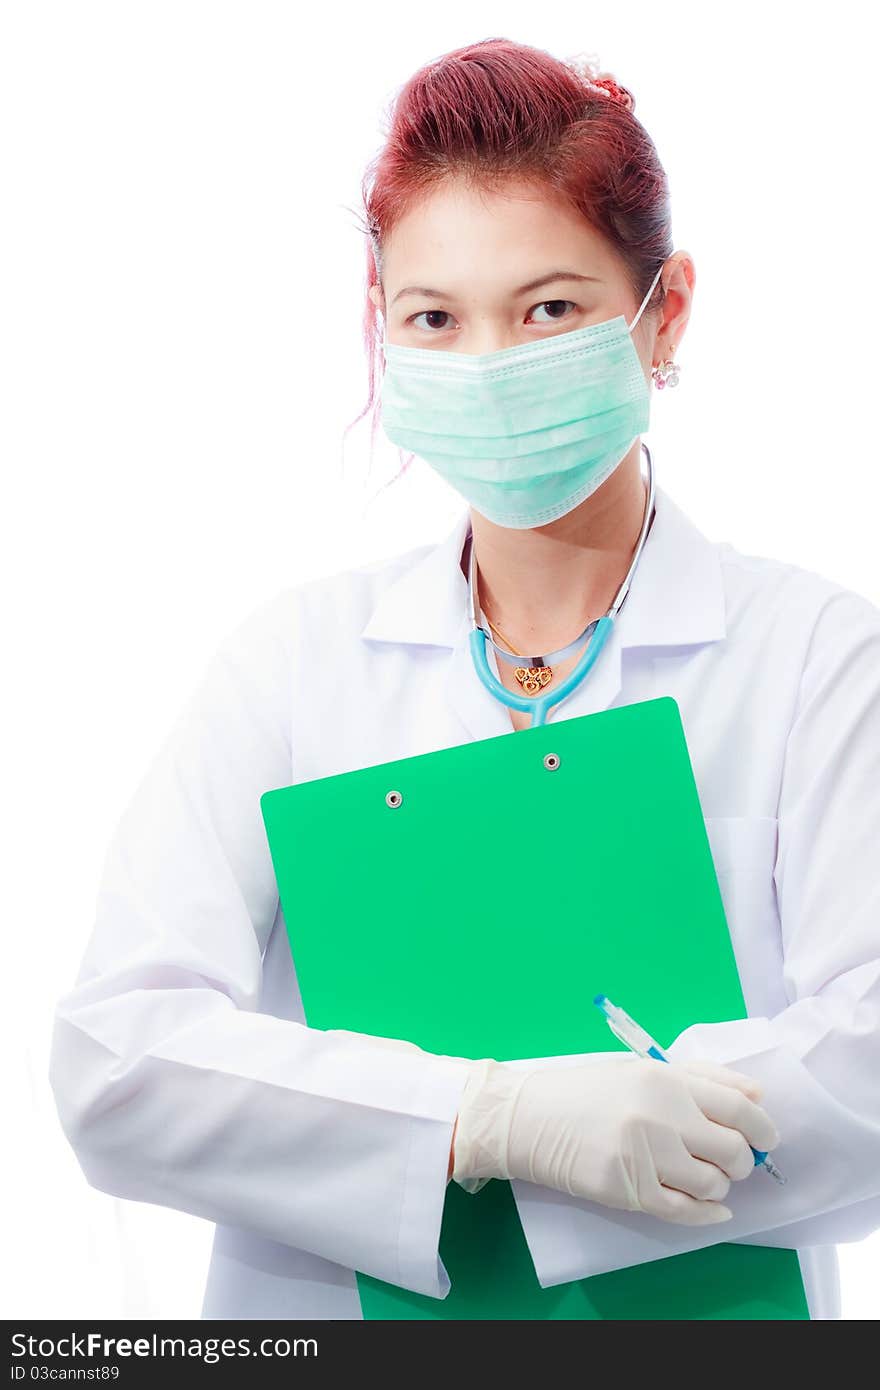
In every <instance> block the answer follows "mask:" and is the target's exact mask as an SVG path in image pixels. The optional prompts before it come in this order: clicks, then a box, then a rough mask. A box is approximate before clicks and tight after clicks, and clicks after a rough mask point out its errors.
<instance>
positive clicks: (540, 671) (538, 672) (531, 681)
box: [486, 618, 553, 695]
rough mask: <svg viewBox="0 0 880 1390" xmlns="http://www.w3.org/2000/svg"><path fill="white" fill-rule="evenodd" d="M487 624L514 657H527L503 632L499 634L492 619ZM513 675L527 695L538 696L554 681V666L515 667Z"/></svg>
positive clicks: (487, 620)
mask: <svg viewBox="0 0 880 1390" xmlns="http://www.w3.org/2000/svg"><path fill="white" fill-rule="evenodd" d="M486 622H487V623H488V624H489V626H490V627H491V629H492V631H493V632H495V633H497V635H498V636H499V637H500V638H501V640H502V642H503V643H504V644H505V646H507V647H509V648H510V650H511V651H512V652H513V655H514V656H524V655H525V653H524V652H518V651H517V650H516V647H515V646H514V645H513V643H512V642H510V641H508V639H507V638H506V637H505V636H504V633H503V632H499V630H498V628H497V627H496V626H495V624H494V623H493V622H492V620H491V618H487V619H486ZM513 674H514V675H515V676H516V678H517V680H518V681H519V683H520V685H521V686H522V688H523V690H524V691H525V692H526V694H527V695H537V693H538V691H539V690H543V689H544V686H545V685H549V684H550V682H551V681H552V679H553V668H552V666H515V667H514V668H513Z"/></svg>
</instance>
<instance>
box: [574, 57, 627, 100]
mask: <svg viewBox="0 0 880 1390" xmlns="http://www.w3.org/2000/svg"><path fill="white" fill-rule="evenodd" d="M563 61H564V63H565V66H566V67H567V68H570V69H571V71H572V72H575V73H577V75H578V77H579V78H580V79H581V81H582V82H583V83H584V86H586V87H588V88H589V90H590V91H591V92H595V93H596V95H597V96H602V97H605V98H606V99H607V100H609V101H616V102H619V103H620V105H621V106H623V107H625V108H626V110H627V111H632V110H633V108H634V107H635V101H634V99H633V95H632V92H630V91H628V90H627V88H626V87H621V85H620V83H619V82H616V81H615V80H614V78H613V77H612V76H611V75H610V73H602V72H600V71H599V62H598V59H597V58H596V56H595V55H594V54H584V53H579V54H576V55H575V56H574V57H572V58H566V59H564V60H563Z"/></svg>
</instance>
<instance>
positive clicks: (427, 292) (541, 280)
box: [391, 270, 600, 304]
mask: <svg viewBox="0 0 880 1390" xmlns="http://www.w3.org/2000/svg"><path fill="white" fill-rule="evenodd" d="M556 280H594V281H596V284H599V283H600V282H599V280H598V279H597V277H596V276H595V275H578V273H577V271H575V270H551V271H549V273H548V274H547V275H539V276H538V279H537V280H530V281H529V283H528V284H527V285H520V287H519V289H518V290H514V292H513V293H514V295H521V294H527V293H528V292H529V290H539V289H540V288H541V287H542V285H552V284H553V283H554V282H555V281H556ZM405 294H421V295H424V296H425V297H426V298H428V299H454V298H455V296H454V295H451V294H449V293H448V292H447V291H446V290H431V289H426V288H425V286H424V285H407V286H406V288H405V289H402V290H398V291H397V294H396V295H395V296H394V298H393V299H392V301H391V303H392V304H396V303H397V301H398V299H402V298H403V296H404V295H405Z"/></svg>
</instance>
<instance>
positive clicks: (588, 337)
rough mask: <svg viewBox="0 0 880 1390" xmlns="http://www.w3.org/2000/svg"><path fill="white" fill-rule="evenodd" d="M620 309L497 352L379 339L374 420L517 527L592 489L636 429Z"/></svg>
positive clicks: (641, 387) (641, 402)
mask: <svg viewBox="0 0 880 1390" xmlns="http://www.w3.org/2000/svg"><path fill="white" fill-rule="evenodd" d="M662 269H663V266H661V267H660V270H658V271H657V274H656V275H655V277H654V280H653V282H652V284H651V288H650V289H649V290H648V293H647V294H646V295H645V297H644V299H643V300H642V303H641V306H640V308H639V311H638V313H637V314H636V316H635V318H634V319H633V321H632V323H631V324H630V325H629V326H627V323H626V319H625V318H624V316H623V315H622V314H620V315H618V317H617V318H613V319H607V320H606V321H605V322H604V323H593V324H590V325H589V326H588V327H586V328H576V329H574V330H573V331H572V332H570V333H557V334H555V335H553V336H551V337H548V338H542V339H541V340H540V341H539V342H534V343H518V344H517V345H516V346H515V347H510V348H501V349H500V350H499V351H498V352H484V353H476V354H473V353H471V354H468V353H463V352H445V351H442V350H440V349H439V348H438V349H435V348H413V347H403V346H402V345H401V344H399V343H389V342H388V341H387V340H386V341H385V342H384V343H383V345H382V347H383V351H384V354H385V374H384V377H383V379H382V386H381V402H382V406H381V410H382V426H383V428H384V430H385V433H386V435H387V436H388V438H389V439H390V440H391V442H392V443H394V444H398V445H400V447H401V448H404V449H408V450H409V451H410V452H411V453H414V454H417V455H418V456H419V457H420V458H423V459H424V460H425V461H426V462H427V463H429V464H430V465H431V467H432V468H434V469H436V471H437V472H438V473H439V474H440V476H441V477H443V478H445V479H446V481H447V482H448V483H449V484H450V485H451V486H452V487H454V488H455V490H456V491H457V492H459V493H461V495H462V496H463V497H465V498H466V499H467V501H468V502H469V503H470V504H471V505H472V506H473V507H474V508H475V509H476V510H477V511H478V512H480V513H481V514H482V515H483V516H485V517H488V519H489V520H490V521H494V522H495V523H496V524H497V525H499V526H510V527H513V528H514V529H525V528H527V527H530V526H543V525H544V524H545V523H547V522H549V521H555V520H556V519H557V517H560V516H564V515H565V513H566V512H569V511H571V510H572V508H573V507H576V506H577V505H578V504H579V503H580V502H583V501H584V499H585V498H586V497H589V496H590V494H591V493H593V492H595V491H596V489H597V488H598V487H600V486H601V484H602V483H604V481H605V479H606V478H607V477H609V475H610V474H611V473H613V472H614V470H615V468H616V467H617V466H618V464H619V463H621V462H622V461H623V459H624V458H625V457H626V455H627V454H628V452H629V450H630V448H631V447H632V445H633V443H634V441H635V440H636V439H638V437H639V436H640V435H641V434H642V433H643V431H645V430H647V428H648V423H649V415H650V392H649V388H648V383H647V381H646V379H645V373H644V371H643V369H642V364H641V362H640V361H639V356H638V353H637V352H636V350H635V347H634V346H633V341H632V330H633V328H635V326H636V324H637V323H638V321H639V319H640V318H641V316H642V313H643V311H644V308H645V305H646V304H647V303H648V300H649V299H650V298H651V295H652V294H653V292H654V286H655V285H656V284H657V281H658V280H659V278H660V272H661V271H662Z"/></svg>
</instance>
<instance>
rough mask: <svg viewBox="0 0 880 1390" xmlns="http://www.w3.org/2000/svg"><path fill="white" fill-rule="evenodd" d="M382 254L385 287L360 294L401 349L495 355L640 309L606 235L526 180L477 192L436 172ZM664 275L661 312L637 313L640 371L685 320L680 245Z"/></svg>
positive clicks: (690, 274) (685, 265) (687, 293)
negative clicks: (438, 179) (436, 180)
mask: <svg viewBox="0 0 880 1390" xmlns="http://www.w3.org/2000/svg"><path fill="white" fill-rule="evenodd" d="M384 258H385V264H384V267H383V284H382V285H374V286H372V287H371V288H370V296H371V298H372V299H373V302H374V304H375V305H376V307H377V308H378V309H379V310H380V312H381V313H382V316H383V319H384V321H385V326H386V336H387V339H388V342H389V343H400V344H402V345H403V346H405V347H420V348H424V347H428V348H431V347H436V348H442V349H443V350H445V351H453V352H464V353H485V352H495V351H497V350H498V349H499V348H507V347H514V346H515V345H516V344H518V343H526V342H532V341H534V340H535V339H536V338H546V337H551V336H554V335H558V334H560V333H567V332H570V331H572V330H574V329H577V328H585V327H587V326H588V325H589V324H594V323H602V322H603V321H604V320H606V319H611V318H615V317H616V316H617V315H618V314H623V315H624V316H625V318H626V321H627V323H630V322H631V321H632V319H633V318H634V317H635V314H636V312H637V311H638V307H639V301H638V300H636V299H635V297H634V294H633V291H632V289H631V287H630V285H629V283H628V281H627V278H626V273H625V269H624V267H623V265H622V263H621V261H620V259H619V257H618V255H617V253H616V251H615V250H614V248H613V247H612V246H611V245H610V244H609V243H608V242H607V241H606V240H605V238H604V237H603V236H602V235H601V234H600V233H599V232H597V231H596V230H595V229H594V228H593V227H592V226H590V224H589V223H588V222H586V221H585V220H584V218H582V217H581V216H580V215H579V214H578V213H576V212H575V211H574V209H572V208H571V207H569V205H568V204H567V203H564V202H562V201H559V200H558V199H556V198H555V197H554V196H552V195H551V194H550V193H548V190H547V189H545V188H540V189H538V188H535V187H534V186H529V185H528V184H512V183H509V184H506V185H505V186H504V189H503V190H500V191H492V192H487V191H485V190H479V191H478V190H475V189H471V188H468V187H466V186H465V185H464V184H463V183H462V182H460V181H455V180H452V179H449V180H446V181H445V182H444V183H442V184H441V185H439V186H438V187H437V188H435V189H434V190H433V191H432V192H431V193H430V194H428V195H426V196H425V198H424V199H423V200H421V201H420V202H419V204H418V205H417V206H416V207H414V208H412V209H411V210H410V211H409V212H408V213H407V214H406V216H404V217H402V218H401V220H400V221H399V222H398V224H397V226H396V227H395V228H394V230H393V232H392V233H391V235H390V236H389V237H388V239H387V241H386V243H385V246H384ZM539 281H540V282H541V283H540V284H539V283H538V282H539ZM662 282H663V284H664V285H665V286H666V292H667V297H666V303H665V305H664V308H663V310H662V312H661V313H660V314H658V313H656V312H654V313H652V314H651V315H648V314H647V312H645V313H643V314H642V317H641V318H640V319H639V322H638V324H637V325H636V327H635V329H634V330H633V345H634V347H635V349H636V351H637V352H638V354H639V357H640V360H641V361H642V365H643V367H644V369H645V375H646V377H647V378H650V371H651V367H652V366H653V365H655V364H656V363H659V362H660V361H661V360H662V359H663V358H664V357H666V356H668V355H669V348H670V347H673V346H674V347H677V346H678V344H679V342H680V341H681V338H682V335H683V333H684V329H685V326H686V324H687V320H688V317H689V313H690V302H691V291H692V288H693V283H694V270H693V262H692V261H691V258H690V257H689V256H688V255H687V253H686V252H681V251H679V252H676V253H675V255H673V256H671V257H670V258H669V260H668V261H667V263H666V267H665V269H664V272H663V276H662ZM428 291H431V293H428Z"/></svg>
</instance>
